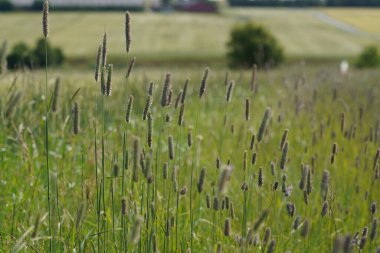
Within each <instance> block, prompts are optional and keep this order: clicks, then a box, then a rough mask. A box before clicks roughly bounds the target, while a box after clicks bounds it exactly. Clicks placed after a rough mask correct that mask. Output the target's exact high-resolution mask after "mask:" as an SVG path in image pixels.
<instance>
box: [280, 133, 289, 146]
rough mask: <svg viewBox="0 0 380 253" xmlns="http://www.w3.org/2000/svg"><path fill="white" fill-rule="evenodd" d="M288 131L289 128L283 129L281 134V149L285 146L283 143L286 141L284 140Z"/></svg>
mask: <svg viewBox="0 0 380 253" xmlns="http://www.w3.org/2000/svg"><path fill="white" fill-rule="evenodd" d="M288 132H289V130H288V129H285V131H284V134H283V135H282V139H281V144H280V149H281V150H283V149H284V147H285V143H286V140H287V138H288Z"/></svg>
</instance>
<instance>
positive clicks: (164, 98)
mask: <svg viewBox="0 0 380 253" xmlns="http://www.w3.org/2000/svg"><path fill="white" fill-rule="evenodd" d="M171 79H172V74H171V73H166V76H165V83H164V87H163V89H162V96H161V106H163V107H164V106H168V105H169V104H170V101H169V94H170V89H171Z"/></svg>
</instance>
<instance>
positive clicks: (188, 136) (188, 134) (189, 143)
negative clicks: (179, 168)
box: [187, 129, 193, 148]
mask: <svg viewBox="0 0 380 253" xmlns="http://www.w3.org/2000/svg"><path fill="white" fill-rule="evenodd" d="M192 139H193V137H192V131H191V129H189V132H188V133H187V146H188V147H189V148H190V147H191V144H192Z"/></svg>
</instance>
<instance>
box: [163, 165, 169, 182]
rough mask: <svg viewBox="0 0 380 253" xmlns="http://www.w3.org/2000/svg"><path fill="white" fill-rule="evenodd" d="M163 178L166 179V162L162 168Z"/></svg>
mask: <svg viewBox="0 0 380 253" xmlns="http://www.w3.org/2000/svg"><path fill="white" fill-rule="evenodd" d="M162 171H163V178H164V179H167V178H168V163H167V162H166V163H164V168H163V170H162Z"/></svg>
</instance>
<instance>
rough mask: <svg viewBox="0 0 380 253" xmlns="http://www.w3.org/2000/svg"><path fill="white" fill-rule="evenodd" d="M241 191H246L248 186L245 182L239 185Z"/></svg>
mask: <svg viewBox="0 0 380 253" xmlns="http://www.w3.org/2000/svg"><path fill="white" fill-rule="evenodd" d="M240 188H241V189H242V191H245V192H246V191H248V184H247V183H246V182H244V183H243V184H242V185H241V187H240Z"/></svg>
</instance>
